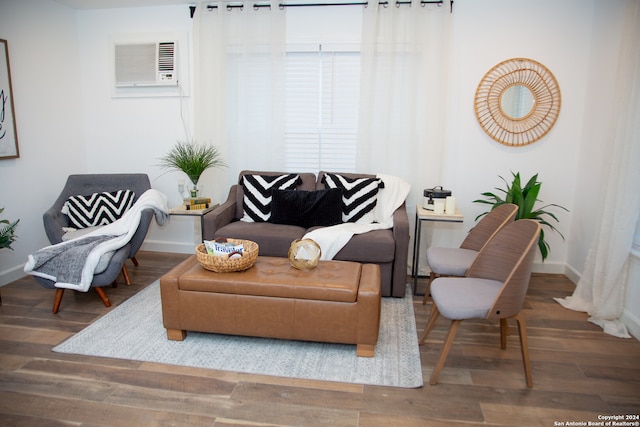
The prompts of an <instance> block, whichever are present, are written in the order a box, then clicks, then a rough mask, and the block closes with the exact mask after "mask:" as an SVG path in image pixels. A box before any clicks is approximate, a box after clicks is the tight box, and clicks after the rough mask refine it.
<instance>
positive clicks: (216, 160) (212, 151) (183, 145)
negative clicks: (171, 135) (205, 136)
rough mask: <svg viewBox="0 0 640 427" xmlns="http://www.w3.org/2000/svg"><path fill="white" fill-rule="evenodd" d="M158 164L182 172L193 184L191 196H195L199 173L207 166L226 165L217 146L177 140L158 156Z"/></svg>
mask: <svg viewBox="0 0 640 427" xmlns="http://www.w3.org/2000/svg"><path fill="white" fill-rule="evenodd" d="M160 166H161V167H163V168H166V169H173V170H179V171H182V172H184V173H185V174H186V175H187V176H188V177H189V180H190V181H191V183H192V184H193V187H192V189H191V190H190V192H191V197H197V192H198V190H197V188H198V187H197V186H198V181H199V180H200V175H202V173H203V172H204V171H205V170H207V169H209V168H221V167H226V164H225V163H224V161H223V160H222V155H221V154H220V151H219V150H218V148H217V147H215V146H214V145H209V144H199V143H197V142H187V141H178V142H177V143H176V145H174V146H173V147H172V148H171V150H169V152H168V153H167V154H166V155H165V156H163V157H161V158H160Z"/></svg>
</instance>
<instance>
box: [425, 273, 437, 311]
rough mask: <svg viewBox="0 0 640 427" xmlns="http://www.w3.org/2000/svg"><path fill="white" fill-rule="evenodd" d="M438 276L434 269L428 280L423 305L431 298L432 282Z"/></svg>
mask: <svg viewBox="0 0 640 427" xmlns="http://www.w3.org/2000/svg"><path fill="white" fill-rule="evenodd" d="M435 278H436V273H434V272H433V271H432V272H431V274H429V281H428V282H427V288H426V289H425V290H424V297H423V298H422V305H425V304H426V303H427V301H428V300H429V294H430V293H431V282H433V279H435Z"/></svg>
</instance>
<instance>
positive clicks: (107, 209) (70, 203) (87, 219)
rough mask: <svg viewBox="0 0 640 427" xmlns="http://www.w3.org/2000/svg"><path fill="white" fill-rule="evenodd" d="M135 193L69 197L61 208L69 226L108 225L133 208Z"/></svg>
mask: <svg viewBox="0 0 640 427" xmlns="http://www.w3.org/2000/svg"><path fill="white" fill-rule="evenodd" d="M135 196H136V195H135V193H134V192H133V191H131V190H118V191H113V192H106V191H105V192H102V193H93V194H91V195H89V196H81V195H77V196H71V197H69V198H68V199H67V201H66V202H65V203H64V205H63V206H62V213H63V214H65V215H67V216H68V217H69V222H70V225H71V226H72V227H74V228H77V229H81V228H87V227H94V226H96V225H106V224H110V223H112V222H114V221H116V220H117V219H119V218H120V217H121V216H122V215H124V213H125V212H126V211H127V210H129V208H131V206H133V199H134V198H135Z"/></svg>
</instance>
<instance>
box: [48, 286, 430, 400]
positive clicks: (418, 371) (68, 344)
mask: <svg viewBox="0 0 640 427" xmlns="http://www.w3.org/2000/svg"><path fill="white" fill-rule="evenodd" d="M53 351H56V352H60V353H73V354H83V355H89V356H101V357H112V358H116V359H128V360H140V361H146V362H158V363H166V364H171V365H180V366H191V367H198V368H209V369H218V370H223V371H234V372H245V373H251V374H259V375H271V376H279V377H290V378H304V379H313V380H322V381H338V382H345V383H356V384H369V385H381V386H393V387H405V388H414V387H421V386H422V385H423V382H422V367H421V364H420V352H419V349H418V339H417V333H416V324H415V318H414V314H413V301H412V298H411V288H410V287H409V286H407V295H406V296H405V297H404V298H383V299H382V316H381V321H380V335H379V338H378V344H377V345H376V350H375V356H374V357H371V358H369V357H357V356H356V348H355V345H343V344H326V343H316V342H303V341H289V340H278V339H269V338H253V337H239V336H228V335H219V334H205V333H198V332H188V333H187V338H186V339H185V340H184V341H169V340H167V338H166V332H165V329H164V327H163V326H162V311H161V305H160V285H159V282H158V281H156V282H154V283H153V284H151V285H149V286H148V287H147V288H145V289H143V290H142V291H140V292H139V293H138V294H136V295H135V296H133V297H132V298H130V299H129V300H127V301H125V302H124V303H122V304H121V305H120V306H118V307H117V308H115V309H114V310H112V311H110V312H109V313H107V314H106V315H104V316H103V317H101V318H100V319H98V320H97V321H95V322H94V323H92V324H91V325H89V326H88V327H86V328H85V329H83V330H82V331H80V332H79V333H77V334H76V335H74V336H73V337H71V338H69V339H68V340H66V341H64V342H63V343H62V344H60V345H58V346H56V347H55V348H54V349H53Z"/></svg>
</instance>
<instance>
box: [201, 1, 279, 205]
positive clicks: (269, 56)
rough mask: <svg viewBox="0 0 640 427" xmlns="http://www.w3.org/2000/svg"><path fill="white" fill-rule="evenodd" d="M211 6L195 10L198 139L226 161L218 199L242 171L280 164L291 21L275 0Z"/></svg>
mask: <svg viewBox="0 0 640 427" xmlns="http://www.w3.org/2000/svg"><path fill="white" fill-rule="evenodd" d="M208 4H216V3H208V2H200V3H198V5H197V6H196V12H195V15H194V29H193V40H194V78H195V83H194V88H195V89H194V110H195V111H194V122H195V123H194V129H195V131H194V133H195V135H194V137H195V139H196V140H198V141H201V142H211V143H213V144H215V145H216V146H218V147H219V148H220V150H221V152H222V154H223V156H224V160H225V162H226V163H227V164H228V166H229V167H228V169H227V170H222V171H217V172H215V173H216V177H215V178H214V179H213V180H212V181H214V186H215V189H214V190H213V192H212V193H213V194H214V197H215V198H216V199H217V200H221V199H224V198H225V197H226V193H225V194H222V193H223V192H225V191H227V189H228V188H229V186H230V185H231V184H233V183H235V181H236V180H237V176H238V172H239V171H241V170H243V169H259V170H283V167H284V160H283V159H284V158H283V154H282V153H283V151H282V144H283V141H284V102H283V99H284V92H285V91H284V88H285V84H284V83H285V80H284V78H285V73H284V72H285V60H286V20H285V11H284V9H280V8H279V7H278V2H277V1H272V2H271V7H260V8H254V2H248V3H246V4H244V7H242V8H239V7H233V8H229V7H227V3H223V2H219V3H217V5H218V7H217V8H211V9H209V8H207V5H208ZM233 4H234V5H238V4H239V3H235V2H234V3H233Z"/></svg>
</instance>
